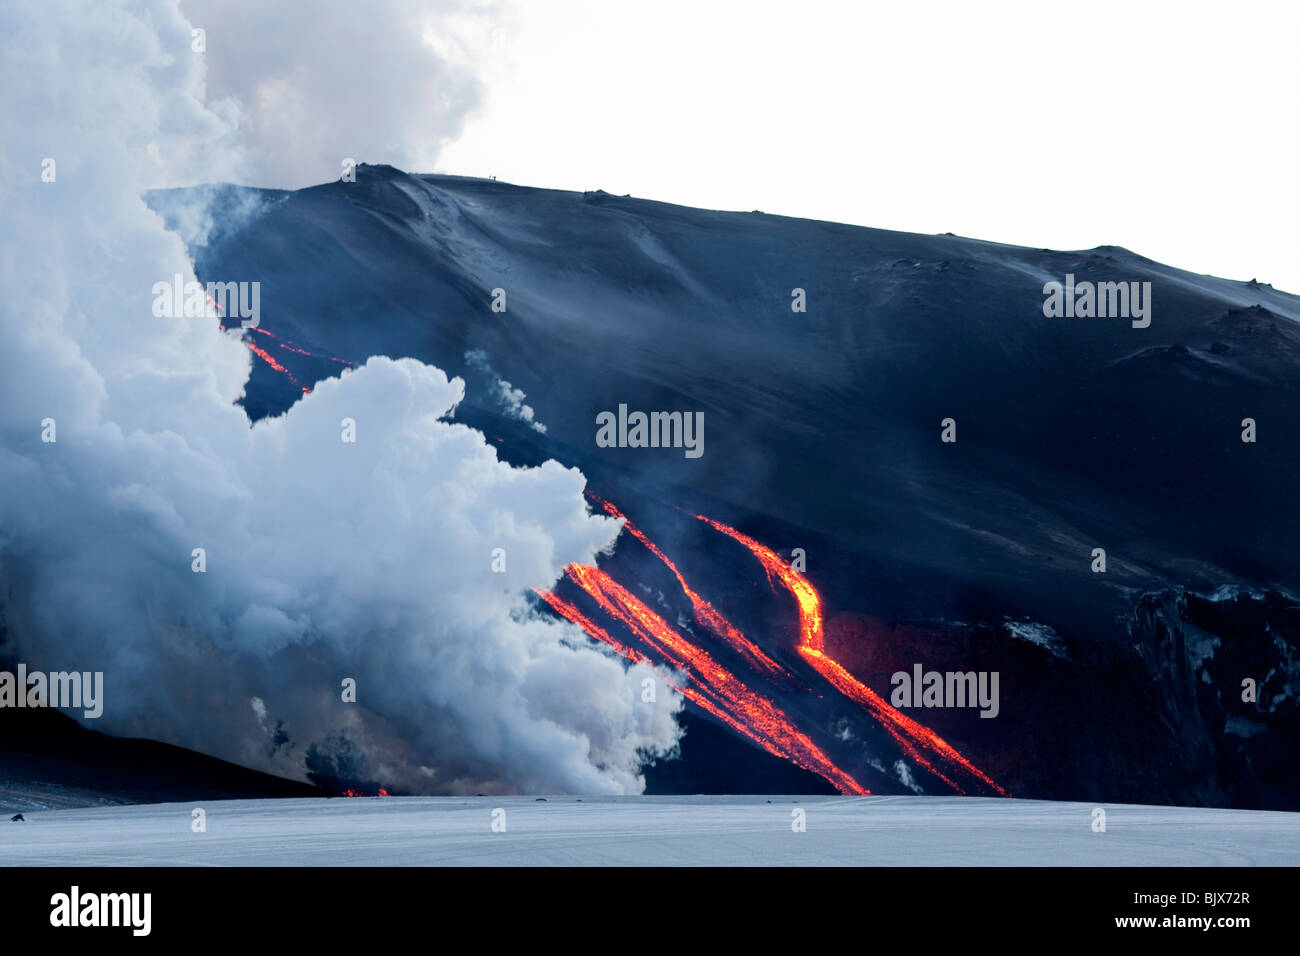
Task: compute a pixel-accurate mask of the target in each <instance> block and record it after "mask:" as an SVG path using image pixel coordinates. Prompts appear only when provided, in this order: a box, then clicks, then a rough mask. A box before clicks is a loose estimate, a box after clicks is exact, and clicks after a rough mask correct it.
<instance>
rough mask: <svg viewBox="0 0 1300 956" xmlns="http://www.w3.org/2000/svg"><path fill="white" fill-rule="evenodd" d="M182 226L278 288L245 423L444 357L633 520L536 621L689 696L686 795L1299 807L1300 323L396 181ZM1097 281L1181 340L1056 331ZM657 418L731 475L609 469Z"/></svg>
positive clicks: (1286, 313)
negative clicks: (955, 688)
mask: <svg viewBox="0 0 1300 956" xmlns="http://www.w3.org/2000/svg"><path fill="white" fill-rule="evenodd" d="M147 199H148V202H149V203H150V205H151V207H152V208H153V209H154V210H155V211H156V212H157V213H159V214H160V215H161V216H162V217H163V218H164V220H165V221H166V222H167V223H168V225H169V227H171V228H173V229H175V230H176V231H178V232H179V233H180V234H181V235H182V237H183V238H185V240H186V242H187V244H188V245H189V248H190V251H191V254H192V255H193V257H194V262H195V270H196V273H197V275H198V276H199V278H200V279H201V280H205V281H206V280H216V281H222V280H225V279H228V278H230V277H235V276H237V277H239V279H240V280H241V281H245V280H246V281H257V282H260V283H261V315H262V320H261V324H260V327H259V328H257V329H246V330H244V331H243V332H242V333H236V331H235V330H232V334H242V335H243V336H244V338H245V341H246V344H247V345H248V347H249V349H250V351H251V352H252V353H253V355H254V359H253V362H254V365H253V373H252V377H251V379H250V381H249V384H248V388H247V391H246V395H245V397H244V399H243V403H244V406H245V408H246V409H247V411H248V412H249V415H250V417H252V418H254V419H256V418H260V417H264V416H274V415H277V414H280V413H282V412H283V411H285V410H286V409H288V408H289V407H290V406H291V405H292V404H293V403H294V402H296V401H298V400H299V399H300V398H302V396H303V395H304V394H306V393H307V392H308V391H309V390H310V389H311V388H313V387H314V385H315V383H317V382H319V381H320V380H322V379H324V378H327V377H330V376H336V375H340V374H347V371H346V370H347V368H348V367H349V365H359V364H362V363H364V362H365V360H366V359H367V358H368V357H370V356H373V355H387V356H391V357H394V358H397V357H408V356H409V357H413V358H416V359H419V360H421V361H423V362H426V363H429V364H432V365H436V366H438V367H439V368H442V369H444V370H445V371H446V372H447V373H448V374H456V375H459V376H461V377H462V378H463V379H464V380H465V382H466V383H467V394H466V400H465V402H464V403H462V405H461V406H459V407H458V408H457V409H456V412H455V415H456V418H457V420H459V421H461V422H463V423H465V424H467V425H470V426H472V427H474V428H477V429H480V430H482V431H483V432H484V433H485V434H487V435H488V436H489V437H490V438H492V440H493V441H494V443H495V444H496V445H497V446H498V448H499V454H500V455H501V456H502V457H503V458H505V459H506V460H508V461H511V462H514V463H517V464H521V465H524V464H528V465H532V464H537V463H539V462H541V461H544V460H546V459H550V458H554V459H557V460H559V461H560V462H562V463H564V464H566V465H573V466H577V467H579V468H580V469H581V470H582V471H583V473H584V474H585V475H586V476H587V478H588V482H589V488H590V489H591V491H592V492H593V493H594V496H595V498H594V500H593V505H592V507H593V508H602V507H606V506H608V507H609V508H610V509H612V510H611V511H610V513H614V514H618V515H620V516H622V517H624V518H625V519H627V521H628V524H627V525H626V526H625V529H624V533H623V535H622V536H621V537H620V540H619V542H618V545H617V547H616V549H615V550H614V552H613V554H611V555H609V556H608V558H607V559H605V560H602V562H601V565H600V567H599V568H585V567H574V568H570V571H569V574H568V576H567V577H566V579H565V580H563V581H561V583H560V584H559V585H558V586H557V588H556V589H555V590H554V591H546V592H540V593H539V594H538V596H537V611H538V613H555V614H559V615H561V616H563V617H566V618H567V619H569V620H571V621H573V622H574V623H575V624H577V625H578V626H579V627H581V628H582V629H583V630H584V631H585V632H586V633H587V635H588V637H589V638H590V639H592V640H596V641H600V642H602V643H603V644H604V645H605V646H607V647H608V648H609V649H610V652H611V653H617V654H621V655H623V656H624V657H628V658H631V659H646V660H649V661H651V662H653V663H657V664H661V665H663V666H665V667H668V668H670V669H671V670H672V672H673V673H675V674H676V675H677V676H676V678H675V680H674V682H673V686H674V687H676V689H677V690H679V691H680V692H681V693H683V694H684V695H685V696H686V697H687V700H688V716H687V718H686V720H687V735H686V739H685V741H684V743H683V745H682V749H681V755H680V757H679V758H678V759H677V760H667V761H663V762H661V763H660V764H658V765H656V766H653V767H651V768H649V770H648V780H649V786H650V789H651V790H652V792H673V791H679V790H683V789H687V790H691V791H695V790H702V791H714V792H728V791H735V790H737V789H739V788H740V787H742V786H743V787H744V788H747V789H751V791H752V792H790V791H792V790H795V791H797V792H827V791H828V788H829V791H830V792H835V791H838V792H841V793H865V792H870V793H873V794H889V793H925V794H931V795H949V794H972V795H975V794H978V795H984V796H989V795H994V796H996V795H1007V794H1014V795H1015V796H1016V797H1034V798H1050V799H1063V800H1087V801H1101V800H1105V801H1124V802H1134V803H1163V804H1184V805H1204V806H1220V807H1238V808H1270V809H1297V808H1300V780H1298V779H1297V778H1296V777H1295V775H1294V773H1293V772H1291V770H1290V767H1291V766H1292V763H1293V757H1294V754H1295V753H1296V752H1297V751H1298V750H1300V720H1298V719H1297V717H1300V713H1298V709H1300V703H1298V701H1300V695H1298V691H1300V597H1297V588H1296V582H1297V580H1300V573H1298V572H1300V556H1298V555H1297V553H1296V551H1295V548H1294V540H1295V536H1296V532H1297V530H1300V516H1298V515H1297V510H1296V507H1295V506H1294V505H1293V504H1292V503H1291V502H1292V498H1291V494H1290V488H1289V485H1290V482H1291V480H1292V476H1294V475H1295V474H1297V473H1298V472H1300V404H1298V403H1297V382H1300V376H1298V375H1297V369H1298V368H1300V298H1297V297H1296V296H1293V295H1290V294H1287V293H1285V292H1282V291H1279V290H1275V289H1273V288H1272V287H1270V286H1269V285H1267V284H1265V283H1260V282H1257V281H1254V280H1252V281H1249V282H1240V281H1230V280H1226V279H1219V278H1214V277H1209V276H1202V275H1194V274H1190V273H1187V272H1183V271H1180V270H1178V269H1175V268H1171V267H1168V266H1165V265H1161V264H1159V263H1156V262H1153V261H1151V260H1148V259H1145V258H1143V257H1141V256H1139V255H1137V254H1135V253H1132V252H1129V251H1127V250H1125V249H1122V248H1119V247H1114V246H1106V247H1099V248H1097V249H1091V250H1085V251H1073V252H1070V251H1064V252H1062V251H1051V250H1046V249H1029V248H1022V247H1017V246H1010V245H1004V244H998V243H991V242H984V241H980V240H976V239H968V238H962V237H958V236H953V235H941V236H928V235H915V234H907V233H898V232H887V231H882V230H875V229H868V228H862V227H856V226H847V225H839V224H835V223H829V222H818V221H809V220H802V219H792V218H785V217H778V216H767V215H763V214H759V213H744V212H718V211H709V210H700V209H691V208H684V207H680V206H673V205H668V204H664V203H658V202H651V201H646V200H641V199H635V198H632V197H628V196H623V197H619V196H613V195H610V194H608V193H605V192H603V191H601V190H594V191H590V192H584V193H576V192H564V191H557V190H546V189H533V188H526V187H520V186H514V185H510V184H507V183H503V182H497V181H495V180H482V179H474V178H466V177H456V176H445V175H412V174H407V173H405V172H402V171H400V170H397V169H394V168H391V167H387V166H361V167H359V168H358V171H357V179H356V181H355V182H335V183H328V184H325V185H321V186H316V187H313V188H309V189H303V190H299V191H296V192H283V191H276V190H257V189H248V188H242V187H234V186H220V187H201V188H195V189H188V190H168V191H162V192H155V193H151V194H149V195H148V197H147ZM196 205H198V206H200V207H201V208H203V209H205V210H206V212H207V214H208V215H207V217H205V218H203V220H202V221H203V222H204V227H203V228H202V229H196V228H195V226H194V223H195V221H196V218H195V217H194V216H192V215H189V214H188V213H189V212H190V211H191V210H192V209H194V208H195V206H196ZM1076 281H1077V282H1078V283H1084V282H1087V283H1091V284H1092V285H1091V287H1095V288H1097V289H1102V288H1109V289H1110V290H1111V291H1112V294H1113V296H1112V303H1113V300H1114V296H1116V295H1118V292H1117V290H1119V289H1120V288H1121V284H1122V287H1123V288H1124V289H1132V288H1141V289H1145V290H1147V291H1146V294H1145V295H1144V296H1143V301H1144V308H1145V309H1146V310H1147V313H1148V314H1147V315H1146V317H1145V319H1144V321H1146V320H1149V321H1146V324H1142V322H1139V321H1136V320H1135V321H1130V317H1129V316H1128V315H1127V314H1123V315H1103V314H1098V310H1095V309H1088V310H1082V309H1075V308H1073V307H1072V308H1071V310H1070V314H1068V315H1062V314H1056V313H1055V311H1054V310H1052V309H1050V308H1046V307H1045V300H1046V298H1047V291H1048V289H1049V288H1050V287H1051V286H1052V284H1057V285H1060V284H1062V283H1069V284H1070V286H1071V288H1073V287H1075V283H1076ZM1099 298H1100V294H1099ZM1103 311H1104V310H1103ZM1049 313H1050V314H1049ZM1088 313H1092V314H1088ZM254 340H256V341H254ZM525 402H526V403H527V404H526V405H525V404H524V403H525ZM625 409H633V410H645V412H646V413H648V416H647V417H648V418H649V417H651V416H653V415H654V414H660V415H662V416H665V417H664V418H661V419H659V420H658V421H659V422H660V424H662V425H663V426H664V429H666V430H664V431H662V434H667V435H670V436H671V434H672V431H671V429H670V428H668V423H669V422H670V421H671V419H670V418H669V417H668V416H672V415H674V414H678V415H680V416H681V417H682V418H683V419H687V418H690V416H698V417H696V418H690V420H691V421H701V422H702V423H703V425H702V426H701V427H702V434H697V435H696V436H695V438H696V439H698V440H699V443H698V445H697V448H698V450H699V451H700V454H698V455H695V454H683V450H682V448H681V447H665V444H666V443H665V442H660V441H655V442H654V443H653V444H652V443H650V442H649V441H643V442H636V441H634V440H632V436H631V435H630V434H629V435H627V436H622V435H621V436H620V438H622V437H626V438H627V440H626V441H624V440H619V441H614V442H611V441H605V440H601V441H598V440H597V437H598V423H600V422H601V421H602V420H605V421H609V416H613V415H614V414H615V413H616V412H617V413H618V417H619V420H620V422H622V421H623V419H624V418H625V417H626V418H627V420H628V421H629V422H630V421H631V416H625ZM623 431H625V429H622V428H620V432H623ZM626 431H630V430H626ZM656 445H658V446H659V447H655V446H656ZM315 480H328V476H315ZM914 667H919V668H923V669H924V670H926V671H939V672H955V673H971V672H977V673H988V672H996V673H997V674H999V675H1000V684H999V686H1000V688H1001V701H1000V707H999V708H998V715H997V717H996V718H995V719H991V720H985V719H981V718H980V714H979V712H978V710H976V709H973V708H966V709H963V708H960V707H956V708H951V707H949V708H945V707H935V708H933V709H930V708H915V707H903V706H901V705H896V704H895V703H894V702H893V701H892V700H891V697H892V695H891V689H892V687H891V683H892V675H894V674H896V673H898V672H906V673H911V672H912V671H913V669H914ZM742 780H743V781H744V783H743V784H741V783H738V781H742Z"/></svg>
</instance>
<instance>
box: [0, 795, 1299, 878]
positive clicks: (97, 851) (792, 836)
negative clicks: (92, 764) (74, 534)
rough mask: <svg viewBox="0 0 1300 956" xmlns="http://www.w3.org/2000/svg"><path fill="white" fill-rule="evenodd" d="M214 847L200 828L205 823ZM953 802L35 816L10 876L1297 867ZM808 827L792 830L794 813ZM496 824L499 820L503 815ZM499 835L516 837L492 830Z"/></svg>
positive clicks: (410, 805)
mask: <svg viewBox="0 0 1300 956" xmlns="http://www.w3.org/2000/svg"><path fill="white" fill-rule="evenodd" d="M196 806H200V807H201V808H202V809H203V810H204V813H205V815H206V825H207V829H206V832H203V833H195V832H193V829H192V826H191V824H192V821H193V819H194V817H193V811H194V809H195V807H196ZM1104 809H1105V811H1106V820H1105V822H1106V830H1105V832H1095V831H1094V829H1093V818H1094V812H1093V811H1094V807H1093V805H1091V804H1084V803H1054V802H1045V801H1036V800H998V799H968V798H958V797H770V798H769V797H761V796H760V797H753V796H744V797H731V796H728V797H703V796H699V797H681V796H676V797H623V798H591V797H588V798H584V799H577V798H574V797H550V798H547V799H546V800H545V801H540V800H537V799H534V798H528V797H473V798H460V797H405V798H403V797H390V798H379V797H376V798H359V799H346V798H344V799H333V800H312V799H307V800H296V799H294V800H231V801H218V802H211V803H207V804H200V805H193V804H176V803H172V804H151V805H140V806H127V807H100V808H94V809H80V810H54V811H47V812H34V813H30V814H28V816H27V822H26V823H10V822H8V821H4V822H0V864H6V865H58V866H79V865H187V864H192V865H200V866H203V865H231V866H233V865H266V866H277V865H312V866H331V865H334V866H343V865H458V864H459V865H487V866H518V865H524V866H527V865H579V866H581V865H596V866H599V865H630V866H643V865H652V866H660V865H726V866H733V865H742V866H744V865H760V866H761V865H801V866H806V865H844V864H849V865H863V866H891V865H962V864H983V865H1061V864H1065V865H1084V866H1110V865H1125V866H1146V865H1150V866H1171V865H1172V866H1177V865H1220V864H1223V865H1247V864H1260V865H1295V864H1296V863H1297V862H1300V814H1295V813H1279V812H1262V811H1248V810H1206V809H1195V808H1182V807H1152V806H1128V805H1109V806H1106V807H1104ZM796 810H802V811H804V815H805V823H806V829H805V830H804V831H802V832H796V831H795V830H794V829H793V828H792V823H794V822H795V820H796V815H795V814H794V813H793V811H796ZM497 811H504V817H503V816H502V814H501V813H499V812H497ZM494 820H496V821H502V820H503V821H504V827H505V828H504V831H502V830H501V829H500V826H501V823H500V822H498V824H497V830H494V829H493V823H494Z"/></svg>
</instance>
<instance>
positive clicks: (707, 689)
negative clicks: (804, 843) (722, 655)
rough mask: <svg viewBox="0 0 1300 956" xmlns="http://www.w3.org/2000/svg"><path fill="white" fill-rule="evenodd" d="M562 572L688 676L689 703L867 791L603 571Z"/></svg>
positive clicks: (601, 636)
mask: <svg viewBox="0 0 1300 956" xmlns="http://www.w3.org/2000/svg"><path fill="white" fill-rule="evenodd" d="M566 570H567V572H568V575H569V577H570V579H572V580H573V582H574V583H575V584H577V585H578V586H579V587H580V588H582V589H583V590H584V591H586V592H587V594H588V595H590V596H591V598H592V599H593V600H595V602H596V603H597V604H598V605H600V607H601V609H602V610H604V611H605V613H607V614H608V615H609V616H610V617H612V618H614V619H615V620H617V621H619V622H620V623H622V624H623V625H624V626H625V627H627V628H628V630H630V631H631V632H632V633H633V634H635V635H636V636H637V637H639V638H640V639H641V640H642V641H644V642H645V643H646V645H647V646H648V647H649V648H650V649H652V650H654V651H655V652H656V653H657V654H658V656H660V657H661V658H662V659H663V660H664V661H665V662H666V663H667V664H668V665H669V666H671V667H673V668H675V669H676V670H678V671H681V672H684V673H685V674H686V675H687V677H688V678H689V679H690V681H691V682H692V683H693V684H694V685H696V686H695V687H691V688H688V689H687V690H689V691H691V692H690V693H687V690H683V693H684V694H685V696H686V697H687V699H688V700H692V701H694V702H695V703H697V704H699V705H700V706H701V707H703V708H704V709H705V710H707V711H708V712H709V713H711V714H713V715H714V716H716V717H718V718H719V719H720V720H722V721H723V722H724V723H726V724H727V726H729V727H731V728H732V729H734V730H736V731H737V732H738V733H741V734H744V735H745V736H746V737H748V738H749V739H750V740H753V741H754V742H755V743H757V744H758V745H759V746H760V747H762V748H763V749H764V750H767V751H768V752H769V753H772V754H775V755H776V756H778V757H784V758H786V759H787V760H790V761H792V762H793V763H795V764H796V765H797V766H799V767H802V768H803V769H805V770H809V771H812V772H813V773H816V774H819V775H821V776H822V777H825V778H826V779H827V780H829V781H830V782H831V784H832V785H834V786H835V788H836V789H838V790H839V791H840V792H841V793H849V794H865V793H869V792H870V791H869V790H867V789H866V788H865V787H863V786H862V785H861V784H859V783H858V782H857V781H856V780H854V779H853V778H852V777H850V776H849V775H848V774H846V773H845V772H844V771H843V770H841V769H840V768H839V767H837V766H835V764H834V763H832V762H831V760H830V758H829V757H827V756H826V754H824V753H823V752H822V751H821V749H820V748H818V746H817V745H816V744H814V743H813V742H812V740H811V739H810V738H809V737H808V735H807V734H805V733H803V732H802V731H801V730H799V729H798V728H797V727H796V726H795V725H794V723H793V722H792V721H791V720H790V718H789V717H788V716H786V714H785V713H784V712H783V711H782V710H781V709H780V708H778V707H777V706H776V705H775V704H773V703H772V702H771V701H770V700H768V699H767V698H765V697H761V696H760V695H758V694H756V693H754V691H752V690H750V689H749V687H747V686H746V685H745V684H744V683H743V682H742V681H741V680H739V679H738V678H737V677H736V676H735V675H734V674H733V673H731V671H729V670H727V669H726V668H725V667H723V666H722V665H721V664H719V663H718V662H717V661H715V660H714V659H713V657H712V656H711V655H710V654H709V653H708V652H707V651H705V650H703V649H701V648H698V647H696V646H695V645H694V644H692V643H691V642H690V641H688V640H687V639H686V638H685V637H683V636H682V635H681V634H680V633H678V632H677V630H676V629H674V628H673V627H672V626H671V625H669V624H668V622H667V621H665V620H664V619H663V618H662V617H660V616H659V615H658V614H656V613H655V612H654V611H653V610H651V609H650V608H649V607H647V606H646V605H645V603H644V602H642V601H641V600H640V599H639V598H637V597H636V595H634V594H632V592H630V591H628V590H627V589H626V588H625V587H623V586H622V585H620V584H619V583H618V582H617V581H615V580H614V579H613V578H611V577H610V576H609V575H608V574H606V573H605V572H604V571H601V570H600V569H598V568H593V567H590V566H588V565H583V564H571V565H569V567H568V568H567V569H566ZM539 593H540V592H539ZM542 596H543V598H544V599H546V600H547V601H548V603H550V604H551V606H552V607H553V608H555V609H556V610H557V611H559V612H560V613H561V614H563V615H564V616H565V617H568V618H569V620H572V621H574V622H575V623H577V624H578V625H579V626H580V627H582V628H583V629H584V630H586V631H587V633H588V634H591V635H592V636H593V637H595V638H596V639H597V640H603V641H604V642H605V643H607V644H610V645H611V646H612V647H614V648H615V649H616V650H619V652H620V653H623V654H625V656H629V657H632V659H633V660H644V659H645V658H644V656H642V655H639V654H637V653H636V652H631V653H629V650H630V649H627V648H622V647H620V645H619V644H618V643H617V642H615V641H614V640H613V639H611V638H610V637H609V635H608V634H607V633H605V632H603V631H601V629H600V628H597V627H595V626H594V625H592V624H591V622H590V621H587V620H586V619H585V618H582V616H581V614H580V613H578V612H577V611H576V608H573V607H572V605H568V606H567V607H568V610H566V608H565V602H563V601H560V600H559V599H558V598H556V599H555V600H553V601H552V600H551V599H549V598H546V595H545V594H543V595H542ZM570 614H572V615H573V616H570ZM633 655H636V656H633Z"/></svg>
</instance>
